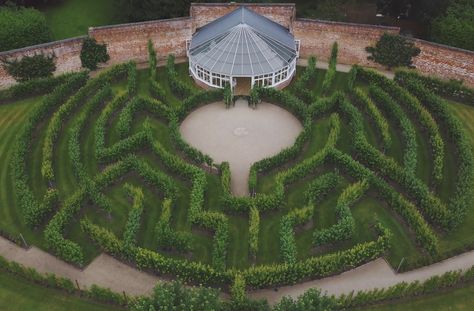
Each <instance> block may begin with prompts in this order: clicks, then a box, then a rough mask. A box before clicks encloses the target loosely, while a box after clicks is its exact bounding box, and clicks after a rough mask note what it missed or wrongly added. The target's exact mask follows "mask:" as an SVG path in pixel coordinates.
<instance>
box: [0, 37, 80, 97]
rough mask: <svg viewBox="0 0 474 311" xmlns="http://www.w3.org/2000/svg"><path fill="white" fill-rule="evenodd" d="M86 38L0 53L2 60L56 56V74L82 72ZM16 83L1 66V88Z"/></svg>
mask: <svg viewBox="0 0 474 311" xmlns="http://www.w3.org/2000/svg"><path fill="white" fill-rule="evenodd" d="M83 40H84V37H78V38H72V39H66V40H61V41H55V42H51V43H45V44H40V45H35V46H30V47H26V48H21V49H18V50H12V51H6V52H1V53H0V58H6V59H21V58H22V57H24V56H33V55H35V54H39V53H42V54H45V55H50V54H53V53H54V55H56V74H60V73H64V72H70V71H79V70H81V59H80V58H79V56H80V53H81V48H82V41H83ZM14 83H15V80H14V79H13V78H12V77H10V76H9V75H8V73H7V72H6V71H5V69H3V66H0V88H6V87H8V86H10V85H12V84H14Z"/></svg>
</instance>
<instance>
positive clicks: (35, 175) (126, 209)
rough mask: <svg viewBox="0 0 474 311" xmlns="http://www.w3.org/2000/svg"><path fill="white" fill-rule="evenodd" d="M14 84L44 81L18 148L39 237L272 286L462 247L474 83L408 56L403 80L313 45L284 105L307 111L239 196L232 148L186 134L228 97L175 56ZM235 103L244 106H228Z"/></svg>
mask: <svg viewBox="0 0 474 311" xmlns="http://www.w3.org/2000/svg"><path fill="white" fill-rule="evenodd" d="M151 46H152V45H150V46H149V52H150V68H149V69H148V70H141V71H138V70H137V68H136V65H135V64H134V63H126V64H120V65H116V66H114V67H112V68H110V69H107V70H105V71H102V72H101V73H99V74H97V75H94V76H93V77H89V76H88V75H87V73H76V74H70V75H66V76H61V77H58V78H48V79H45V80H39V81H36V82H27V83H24V84H20V85H18V86H15V87H13V88H11V89H9V90H6V91H2V92H1V93H0V98H2V99H4V100H5V101H6V102H14V101H15V100H18V99H19V98H21V97H28V96H31V95H35V96H39V94H44V95H42V96H41V97H38V98H39V100H38V102H37V103H35V106H34V108H32V110H31V113H30V114H29V115H28V118H27V121H26V123H25V125H24V126H23V127H22V129H21V131H19V132H18V133H17V138H16V140H15V144H14V145H13V146H11V148H13V156H12V157H11V161H10V163H9V170H10V173H11V179H12V183H13V185H14V192H15V194H16V197H17V201H16V202H17V206H11V207H10V208H11V209H15V210H18V211H19V212H17V213H20V214H21V217H22V222H23V223H24V224H25V225H26V226H27V227H28V228H29V229H28V230H29V232H30V233H29V234H30V235H37V236H39V237H38V239H39V240H41V241H42V242H41V243H40V246H41V247H45V248H47V249H48V250H49V251H50V252H51V253H54V254H55V255H57V256H58V257H60V258H62V259H63V260H65V261H67V262H69V263H72V264H74V265H77V266H80V267H83V266H84V265H87V264H88V263H89V262H90V261H91V260H92V259H93V258H94V257H95V256H96V255H97V254H98V253H99V252H101V251H105V252H107V253H108V254H111V255H112V256H114V257H116V258H118V259H120V260H122V261H124V262H127V263H129V264H130V265H133V266H136V267H137V268H139V269H143V270H145V271H149V272H152V273H156V274H158V275H164V276H167V277H173V278H179V279H181V280H183V281H185V282H189V283H193V284H203V285H209V286H214V287H220V288H226V289H227V288H232V291H236V292H239V293H240V294H241V293H242V288H243V289H245V288H247V289H249V288H264V287H272V286H278V285H283V284H294V283H297V282H302V281H305V280H309V279H314V278H321V277H324V276H329V275H333V274H337V273H339V272H342V271H345V270H347V269H351V268H354V267H357V266H359V265H361V264H363V263H365V262H368V261H370V260H373V259H375V258H378V257H380V256H384V257H385V258H387V260H388V261H389V262H390V263H391V264H392V266H394V268H395V269H396V268H397V265H398V263H399V262H400V260H401V259H402V258H405V263H404V265H403V266H402V267H399V268H401V269H402V270H406V269H409V268H413V267H416V266H420V265H423V264H426V263H428V262H433V261H435V260H439V259H441V258H443V257H447V256H449V255H450V254H453V253H455V252H461V251H462V250H463V249H465V248H467V247H469V245H462V246H460V247H458V248H457V249H450V248H449V247H447V246H446V245H447V244H449V239H450V234H451V233H453V232H456V230H458V228H459V227H460V226H462V225H463V224H464V220H465V219H466V218H468V217H467V215H468V214H469V213H470V209H471V206H472V203H471V202H472V195H471V185H472V182H473V163H474V162H473V155H472V145H471V143H470V141H469V139H468V137H467V134H466V133H465V130H464V126H463V124H462V123H461V122H460V121H459V120H458V119H457V118H456V117H455V116H454V114H453V113H452V111H451V110H450V108H449V105H450V102H452V101H457V102H464V103H468V104H472V103H473V102H474V101H473V99H474V95H473V92H472V90H470V89H466V88H463V87H462V86H461V85H453V84H448V83H445V82H441V81H438V80H433V79H431V78H425V77H420V76H419V75H417V74H416V73H413V72H411V71H398V72H397V73H396V76H395V79H394V80H390V79H387V78H385V77H384V76H382V75H380V74H379V73H377V72H375V71H371V70H367V69H363V68H360V67H357V66H354V67H353V68H352V70H351V72H350V73H348V74H344V73H339V72H336V61H337V45H335V46H334V48H333V50H332V54H331V61H330V68H329V70H327V71H324V70H320V69H317V68H316V59H315V58H311V59H310V60H309V62H308V63H309V64H308V66H307V67H305V68H299V70H298V75H297V77H296V78H295V81H294V82H293V83H292V85H291V86H290V87H289V88H288V89H286V90H284V91H279V90H275V89H260V88H259V89H254V90H253V91H252V96H251V98H250V104H251V105H256V106H257V109H258V103H259V102H260V101H265V102H270V103H274V104H276V105H280V106H282V107H284V108H285V109H287V110H289V111H290V112H292V113H293V114H294V115H295V116H296V117H297V118H299V120H300V121H301V123H302V124H303V130H302V132H301V134H300V135H299V136H298V138H297V139H296V141H295V143H294V145H293V146H291V147H289V148H287V149H284V150H282V151H281V152H280V153H279V154H277V155H275V156H273V157H270V158H266V159H263V160H261V161H259V162H257V163H254V164H253V166H252V167H251V170H250V178H249V185H248V186H249V193H250V196H248V197H234V196H232V193H231V188H230V180H231V176H230V171H229V165H228V163H222V164H219V165H218V164H216V163H214V162H213V160H212V159H211V158H210V157H209V156H207V155H205V154H203V153H201V152H200V151H199V150H196V149H194V148H193V147H191V146H190V145H188V144H187V143H186V142H185V141H184V140H183V139H182V137H181V135H180V132H179V124H180V122H181V121H182V120H183V119H184V118H185V117H186V116H187V115H188V114H189V113H190V112H191V111H192V110H193V109H195V108H196V107H198V106H200V105H205V104H207V103H211V102H215V101H222V102H223V105H224V99H225V102H229V99H228V97H229V95H228V94H227V93H226V92H225V91H203V90H199V89H198V88H197V87H195V86H194V85H193V83H192V81H191V80H190V79H189V77H187V76H186V69H187V68H186V66H181V65H175V64H174V58H173V57H172V56H170V57H169V58H168V63H167V65H166V67H165V68H158V69H157V70H156V69H155V68H156V63H157V61H156V54H155V52H154V51H153V48H152V47H151ZM230 109H231V108H230Z"/></svg>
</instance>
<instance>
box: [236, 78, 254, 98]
mask: <svg viewBox="0 0 474 311" xmlns="http://www.w3.org/2000/svg"><path fill="white" fill-rule="evenodd" d="M234 79H235V81H236V82H237V84H236V85H235V87H234V96H249V95H250V88H251V84H252V78H234Z"/></svg>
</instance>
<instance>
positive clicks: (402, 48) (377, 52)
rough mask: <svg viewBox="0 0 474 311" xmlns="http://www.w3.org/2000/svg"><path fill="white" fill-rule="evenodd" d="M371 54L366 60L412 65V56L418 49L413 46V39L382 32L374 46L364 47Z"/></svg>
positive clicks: (418, 52) (394, 64) (394, 65)
mask: <svg viewBox="0 0 474 311" xmlns="http://www.w3.org/2000/svg"><path fill="white" fill-rule="evenodd" d="M365 49H366V51H367V52H369V53H370V54H371V55H370V56H368V57H367V59H368V60H373V61H374V62H376V63H379V64H382V65H385V66H387V68H389V69H390V68H392V67H399V66H405V67H413V62H412V58H413V57H415V56H417V55H418V54H420V52H421V51H420V49H419V48H417V47H416V46H415V43H413V41H409V40H408V39H406V38H404V37H401V36H398V35H391V34H388V33H384V34H383V35H382V36H381V37H380V39H379V41H377V43H376V44H375V46H374V47H372V46H368V47H366V48H365Z"/></svg>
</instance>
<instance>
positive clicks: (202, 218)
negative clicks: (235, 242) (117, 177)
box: [152, 142, 229, 270]
mask: <svg viewBox="0 0 474 311" xmlns="http://www.w3.org/2000/svg"><path fill="white" fill-rule="evenodd" d="M152 151H153V153H154V154H155V155H157V156H158V158H160V159H161V161H162V163H163V164H164V165H165V166H167V167H168V168H169V169H170V170H171V171H173V172H175V173H177V174H178V175H179V176H183V177H185V178H190V179H191V180H192V188H191V194H190V202H189V208H188V221H189V223H190V224H194V225H199V226H201V227H203V228H205V229H207V230H212V231H213V232H214V240H213V250H212V262H213V266H214V267H215V268H216V269H219V270H224V269H225V262H226V257H227V249H228V243H229V224H228V220H227V217H226V216H225V215H224V214H222V213H218V212H209V211H205V210H204V209H203V204H204V193H205V190H206V185H207V180H206V174H205V173H204V171H202V170H201V169H199V168H197V167H195V166H192V165H190V164H188V163H186V162H184V161H183V160H181V159H180V158H178V157H176V156H174V155H171V154H170V153H168V152H167V151H165V150H164V149H163V147H162V146H161V145H160V144H159V143H158V142H155V143H153V144H152Z"/></svg>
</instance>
